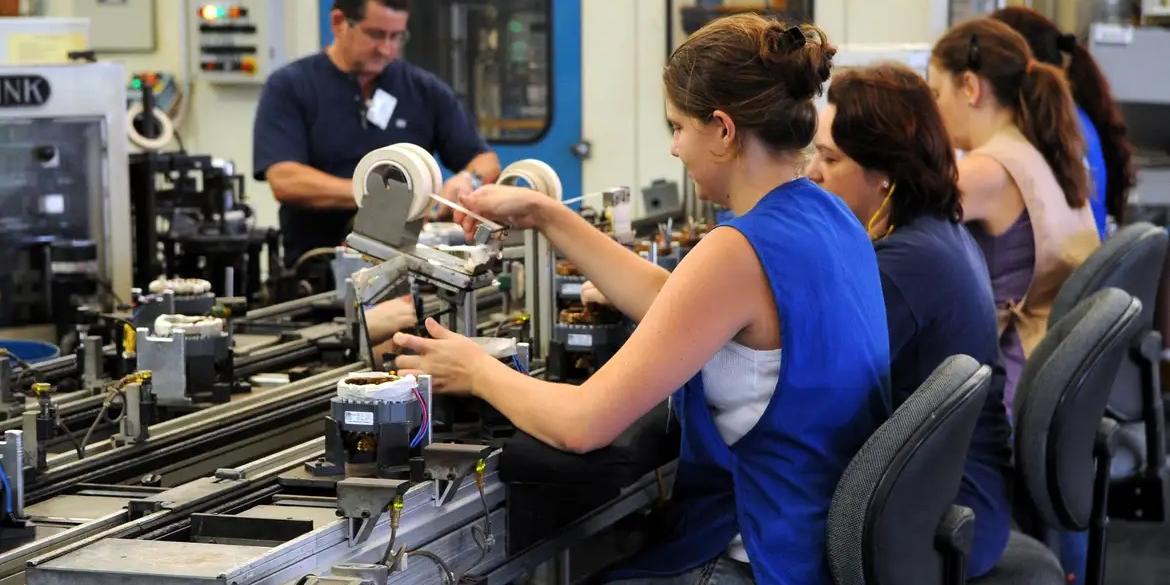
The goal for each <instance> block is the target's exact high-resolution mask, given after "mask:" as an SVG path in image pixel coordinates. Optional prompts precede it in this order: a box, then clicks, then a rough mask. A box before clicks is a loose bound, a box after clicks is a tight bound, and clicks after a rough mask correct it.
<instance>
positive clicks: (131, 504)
mask: <svg viewBox="0 0 1170 585" xmlns="http://www.w3.org/2000/svg"><path fill="white" fill-rule="evenodd" d="M162 509H163V503H162V502H161V501H159V500H146V499H143V500H129V501H127V502H126V511H128V512H129V513H130V520H137V519H139V518H142V517H144V516H149V515H151V514H154V513H155V512H159V511H161V510H162Z"/></svg>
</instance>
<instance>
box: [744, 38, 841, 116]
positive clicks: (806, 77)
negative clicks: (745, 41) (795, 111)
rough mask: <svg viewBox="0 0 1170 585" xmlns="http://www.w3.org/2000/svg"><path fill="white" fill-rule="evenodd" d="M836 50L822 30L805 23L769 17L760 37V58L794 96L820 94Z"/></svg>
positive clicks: (800, 97)
mask: <svg viewBox="0 0 1170 585" xmlns="http://www.w3.org/2000/svg"><path fill="white" fill-rule="evenodd" d="M836 53H837V48H836V47H834V46H833V45H832V44H830V43H829V41H828V37H827V36H826V35H825V33H824V31H822V30H821V29H819V28H817V27H816V26H813V25H809V24H802V25H795V26H786V25H785V24H784V23H783V22H780V21H777V20H769V22H768V26H767V27H765V28H764V29H763V34H762V36H761V38H760V50H759V58H760V61H762V62H763V63H764V65H765V66H766V67H768V68H769V70H771V71H772V72H773V74H774V75H775V76H776V78H777V81H780V82H783V83H784V84H785V85H786V86H787V88H788V95H790V96H791V97H792V98H794V99H811V98H813V97H815V96H818V95H820V94H821V92H822V91H823V90H824V83H825V82H826V81H828V80H829V74H830V72H831V70H832V67H833V55H835V54H836Z"/></svg>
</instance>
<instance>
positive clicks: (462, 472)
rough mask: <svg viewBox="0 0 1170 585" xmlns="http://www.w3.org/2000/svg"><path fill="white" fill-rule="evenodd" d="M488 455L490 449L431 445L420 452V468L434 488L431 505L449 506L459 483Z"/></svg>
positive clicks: (484, 447)
mask: <svg viewBox="0 0 1170 585" xmlns="http://www.w3.org/2000/svg"><path fill="white" fill-rule="evenodd" d="M491 452H492V447H491V445H465V444H456V443H431V444H430V445H427V446H426V447H425V448H423V465H424V467H425V469H426V471H427V473H428V474H429V475H430V477H431V480H432V481H433V483H434V484H435V505H436V506H442V505H444V504H446V503H448V502H450V501H451V500H452V499H453V498H454V497H455V492H456V491H458V490H459V486H460V485H462V484H463V480H464V479H466V478H467V476H468V475H471V473H472V472H474V471H475V470H476V466H478V465H480V462H482V461H483V460H485V459H486V458H487V456H488V454H489V453H491Z"/></svg>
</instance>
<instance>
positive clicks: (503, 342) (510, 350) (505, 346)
mask: <svg viewBox="0 0 1170 585" xmlns="http://www.w3.org/2000/svg"><path fill="white" fill-rule="evenodd" d="M471 340H472V341H474V342H475V343H476V345H478V346H480V347H481V348H483V350H484V351H486V352H487V353H488V355H490V356H492V357H494V358H496V359H498V360H502V359H504V358H509V357H512V356H514V355H516V339H515V338H513V337H472V338H471Z"/></svg>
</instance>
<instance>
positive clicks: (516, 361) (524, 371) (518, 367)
mask: <svg viewBox="0 0 1170 585" xmlns="http://www.w3.org/2000/svg"><path fill="white" fill-rule="evenodd" d="M512 367H513V368H515V369H516V371H517V372H520V373H521V374H525V375H527V374H528V368H525V367H524V366H522V365H520V360H519V359H516V354H512Z"/></svg>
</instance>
